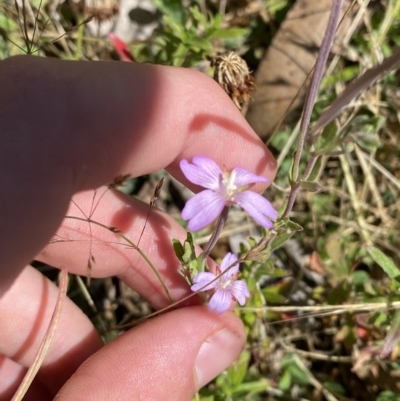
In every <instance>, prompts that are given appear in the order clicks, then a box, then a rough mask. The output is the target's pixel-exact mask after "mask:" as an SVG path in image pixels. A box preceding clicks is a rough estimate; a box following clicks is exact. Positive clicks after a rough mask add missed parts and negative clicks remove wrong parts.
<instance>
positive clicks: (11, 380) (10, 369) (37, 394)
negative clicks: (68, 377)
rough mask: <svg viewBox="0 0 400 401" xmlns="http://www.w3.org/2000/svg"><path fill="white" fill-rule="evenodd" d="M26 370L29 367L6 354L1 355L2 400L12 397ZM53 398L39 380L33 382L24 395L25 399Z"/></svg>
mask: <svg viewBox="0 0 400 401" xmlns="http://www.w3.org/2000/svg"><path fill="white" fill-rule="evenodd" d="M26 371H27V369H26V368H24V367H22V366H21V365H19V364H18V363H16V362H14V361H12V360H11V359H9V358H7V357H5V356H4V355H0V377H1V380H0V401H9V400H11V399H12V397H13V395H14V394H15V392H16V391H17V389H18V386H19V384H20V382H21V380H22V379H23V377H24V376H25V374H26ZM51 399H52V397H51V395H50V393H49V391H48V390H47V389H46V388H45V386H44V385H43V383H40V381H38V380H34V381H33V382H32V384H31V385H30V386H29V389H28V391H27V392H26V394H25V396H24V401H37V400H41V401H46V400H51Z"/></svg>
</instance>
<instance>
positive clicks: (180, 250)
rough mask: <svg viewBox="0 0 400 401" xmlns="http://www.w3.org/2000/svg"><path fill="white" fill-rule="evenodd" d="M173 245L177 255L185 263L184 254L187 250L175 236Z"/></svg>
mask: <svg viewBox="0 0 400 401" xmlns="http://www.w3.org/2000/svg"><path fill="white" fill-rule="evenodd" d="M172 246H173V247H174V251H175V255H176V257H177V258H178V259H179V261H180V262H181V263H182V264H183V255H184V253H185V250H184V248H183V246H182V244H181V243H180V242H179V241H178V240H177V239H175V238H173V239H172Z"/></svg>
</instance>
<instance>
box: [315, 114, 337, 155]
mask: <svg viewBox="0 0 400 401" xmlns="http://www.w3.org/2000/svg"><path fill="white" fill-rule="evenodd" d="M338 135H339V126H338V124H337V122H336V121H332V122H331V123H329V124H328V125H327V126H326V127H325V128H324V130H323V131H322V134H321V135H320V136H319V137H318V139H317V142H316V143H315V145H314V152H313V153H314V154H315V155H322V154H327V153H329V152H330V151H331V150H333V149H334V148H335V147H336V146H337V144H338V143H337V140H336V139H337V137H338Z"/></svg>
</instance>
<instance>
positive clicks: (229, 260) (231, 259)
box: [219, 252, 239, 280]
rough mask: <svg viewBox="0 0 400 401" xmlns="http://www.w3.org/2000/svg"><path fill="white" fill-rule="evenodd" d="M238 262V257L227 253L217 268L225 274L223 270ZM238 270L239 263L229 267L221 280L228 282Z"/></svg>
mask: <svg viewBox="0 0 400 401" xmlns="http://www.w3.org/2000/svg"><path fill="white" fill-rule="evenodd" d="M237 260H238V257H237V256H236V255H235V254H233V253H230V252H228V253H227V254H226V255H225V257H224V258H223V259H222V261H221V264H220V266H219V269H220V270H221V272H222V273H224V272H225V270H226V269H227V268H228V267H229V266H231V265H232V264H233V263H235V262H236V261H237ZM238 270H239V263H238V264H236V265H235V266H233V267H231V268H230V269H229V270H228V271H227V272H226V273H224V274H223V275H222V277H221V279H222V280H229V279H230V278H232V277H233V276H234V275H235V274H236V273H237V272H238Z"/></svg>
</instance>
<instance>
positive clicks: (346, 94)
mask: <svg viewBox="0 0 400 401" xmlns="http://www.w3.org/2000/svg"><path fill="white" fill-rule="evenodd" d="M399 65H400V49H398V50H397V51H396V52H395V53H394V54H393V55H392V56H390V57H388V58H386V59H385V60H383V62H382V63H381V64H379V65H377V66H375V67H373V68H371V69H369V70H367V71H366V72H365V73H364V74H363V75H361V77H359V78H357V79H356V80H355V81H353V82H352V83H351V84H349V85H348V86H347V87H346V89H345V90H344V91H343V92H342V93H341V94H340V96H339V97H338V98H336V100H335V101H334V102H333V103H332V104H331V105H330V106H329V107H328V108H327V109H326V110H325V111H324V113H322V115H321V116H320V118H319V120H318V121H317V123H316V124H315V126H314V127H313V129H312V130H311V133H310V135H311V136H313V135H315V134H316V133H317V132H318V130H320V129H321V128H323V127H325V126H326V125H327V124H329V123H330V122H331V121H332V120H333V119H334V118H335V117H336V116H337V115H338V114H339V113H340V111H341V110H342V109H343V107H345V106H347V105H348V104H349V103H350V102H351V101H352V100H353V99H354V98H355V97H357V96H358V95H359V94H360V93H361V92H362V91H363V90H365V89H367V88H368V87H369V86H370V85H372V84H373V83H374V82H375V81H376V80H377V79H379V78H381V77H382V76H384V75H385V74H386V73H388V72H389V71H390V70H393V69H394V68H398V67H399Z"/></svg>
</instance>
